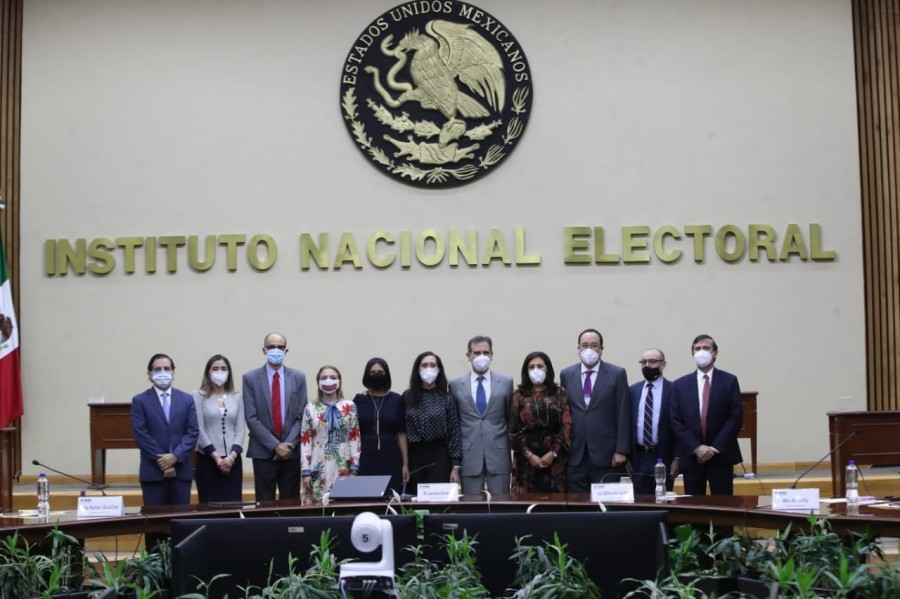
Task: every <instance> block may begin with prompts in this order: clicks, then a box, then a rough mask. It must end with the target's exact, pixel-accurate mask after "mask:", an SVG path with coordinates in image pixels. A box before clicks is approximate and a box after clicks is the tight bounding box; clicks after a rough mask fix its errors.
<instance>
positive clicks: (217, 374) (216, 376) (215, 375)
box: [209, 370, 228, 387]
mask: <svg viewBox="0 0 900 599" xmlns="http://www.w3.org/2000/svg"><path fill="white" fill-rule="evenodd" d="M209 380H211V381H212V382H213V385H215V386H216V387H221V386H222V385H224V384H225V381H227V380H228V371H227V370H226V371H224V372H223V371H221V370H214V371H212V372H211V373H209Z"/></svg>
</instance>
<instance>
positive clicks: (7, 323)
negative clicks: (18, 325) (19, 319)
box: [0, 312, 13, 343]
mask: <svg viewBox="0 0 900 599" xmlns="http://www.w3.org/2000/svg"><path fill="white" fill-rule="evenodd" d="M12 333H13V321H12V318H10V317H9V316H6V315H5V314H3V313H2V312H0V343H3V342H5V341H6V340H7V339H9V338H10V337H12Z"/></svg>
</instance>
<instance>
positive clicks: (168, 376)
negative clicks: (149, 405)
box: [150, 370, 173, 390]
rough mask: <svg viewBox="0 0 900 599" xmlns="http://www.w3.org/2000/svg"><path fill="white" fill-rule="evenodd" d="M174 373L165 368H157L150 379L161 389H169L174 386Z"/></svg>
mask: <svg viewBox="0 0 900 599" xmlns="http://www.w3.org/2000/svg"><path fill="white" fill-rule="evenodd" d="M172 378H173V377H172V373H171V372H167V371H165V370H157V371H156V372H153V373H151V374H150V380H151V381H153V385H154V386H155V387H157V388H159V389H163V390H165V389H168V388H169V387H171V386H172Z"/></svg>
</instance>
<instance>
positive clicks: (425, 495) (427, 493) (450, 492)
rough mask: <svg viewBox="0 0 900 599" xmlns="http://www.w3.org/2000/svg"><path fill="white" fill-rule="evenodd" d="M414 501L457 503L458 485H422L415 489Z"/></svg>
mask: <svg viewBox="0 0 900 599" xmlns="http://www.w3.org/2000/svg"><path fill="white" fill-rule="evenodd" d="M416 501H421V502H444V501H459V485H458V484H456V483H422V484H420V485H418V486H417V487H416Z"/></svg>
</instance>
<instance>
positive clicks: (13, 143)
mask: <svg viewBox="0 0 900 599" xmlns="http://www.w3.org/2000/svg"><path fill="white" fill-rule="evenodd" d="M22 2H23V0H0V196H2V197H3V198H4V199H5V200H6V207H7V209H6V210H4V211H3V212H2V213H0V232H2V234H3V242H4V244H5V245H6V259H7V261H8V263H9V264H8V266H9V275H10V280H11V281H12V292H13V304H14V305H15V307H16V312H17V313H19V314H21V306H22V302H21V301H19V290H20V286H19V247H20V232H19V189H20V184H19V156H20V148H21V145H22V144H21V127H20V124H21V115H22ZM20 322H21V321H20ZM19 333H20V337H19V339H20V343H23V342H22V341H21V339H22V336H21V328H20V329H19ZM13 425H14V426H15V432H14V440H13V442H12V444H11V446H12V448H13V451H14V458H13V464H14V466H15V470H16V472H18V471H19V470H21V469H22V457H21V447H22V443H21V427H19V426H18V421H17V422H14V423H13Z"/></svg>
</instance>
